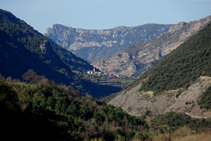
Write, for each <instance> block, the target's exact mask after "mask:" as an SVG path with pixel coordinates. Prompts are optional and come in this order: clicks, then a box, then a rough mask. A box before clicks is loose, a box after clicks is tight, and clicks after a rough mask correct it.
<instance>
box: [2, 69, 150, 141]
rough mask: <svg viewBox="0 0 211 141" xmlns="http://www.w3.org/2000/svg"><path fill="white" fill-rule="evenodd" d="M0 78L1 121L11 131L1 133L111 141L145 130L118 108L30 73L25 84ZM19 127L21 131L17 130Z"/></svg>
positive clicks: (144, 125)
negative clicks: (21, 128) (5, 123)
mask: <svg viewBox="0 0 211 141" xmlns="http://www.w3.org/2000/svg"><path fill="white" fill-rule="evenodd" d="M0 79H1V81H0V89H1V92H0V104H1V111H3V113H4V114H3V116H1V118H3V119H4V122H7V123H8V124H7V125H6V126H8V127H9V128H10V129H12V130H11V131H9V130H5V131H4V132H5V133H7V132H10V133H11V134H17V135H18V136H16V137H17V138H21V135H20V133H21V132H24V134H26V136H27V137H30V138H32V139H53V140H56V139H58V140H67V139H69V140H84V139H87V140H90V139H92V138H99V137H101V138H103V139H105V140H114V139H115V138H117V137H118V138H120V137H121V138H125V139H127V140H131V139H132V138H133V139H135V138H136V135H137V134H141V132H142V133H143V134H145V133H146V131H147V130H148V124H147V123H146V122H145V121H143V120H142V119H138V118H136V117H134V116H130V115H129V114H127V113H126V112H124V111H123V110H122V109H121V108H115V107H113V106H111V105H107V104H106V103H105V102H104V101H100V100H99V101H98V100H96V99H94V98H92V97H90V96H86V97H83V96H81V95H80V94H79V93H78V91H75V90H74V89H73V88H72V87H71V86H68V87H67V86H66V85H56V84H55V83H54V82H52V81H49V80H48V79H46V78H45V77H44V76H38V75H37V74H36V72H34V71H33V70H29V71H27V72H26V73H25V74H24V75H23V79H24V80H25V82H20V80H13V79H11V77H8V78H7V79H6V80H4V77H3V76H1V75H0ZM6 112H10V114H8V113H7V114H6ZM1 121H2V120H1ZM20 121H21V122H20ZM6 126H5V127H3V128H6ZM19 126H21V127H23V130H17V129H18V127H19ZM27 137H26V138H27ZM23 139H25V137H24V138H23Z"/></svg>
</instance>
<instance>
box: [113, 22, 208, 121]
mask: <svg viewBox="0 0 211 141" xmlns="http://www.w3.org/2000/svg"><path fill="white" fill-rule="evenodd" d="M195 24H196V23H195ZM158 38H160V37H158ZM210 57H211V24H208V25H207V26H206V27H205V28H203V29H202V30H200V31H199V32H198V33H197V34H196V35H193V36H192V37H190V38H189V39H188V40H186V41H185V42H184V43H182V44H181V45H180V46H179V47H177V48H176V49H175V50H173V51H172V52H171V53H169V54H168V55H166V56H164V57H163V58H162V59H161V60H160V61H158V62H157V63H156V64H154V65H153V67H152V68H150V69H149V70H148V71H146V72H145V73H144V74H143V75H142V76H141V77H140V78H139V79H137V80H136V81H135V82H134V83H132V84H130V85H128V86H127V87H125V88H124V90H123V91H121V92H120V93H118V94H117V95H116V97H115V98H113V99H112V100H111V101H110V102H109V104H111V105H114V106H117V107H119V106H120V107H122V108H123V109H124V110H125V111H127V112H128V113H130V114H131V115H136V116H140V115H143V114H145V113H146V112H151V113H152V114H165V113H167V112H183V113H185V114H186V115H189V116H191V117H194V118H208V117H211V114H210V111H209V110H210V109H211V107H210V102H211V101H210V100H211V99H210V88H211V71H210V70H211V62H210V61H211V58H210ZM113 97H114V96H113Z"/></svg>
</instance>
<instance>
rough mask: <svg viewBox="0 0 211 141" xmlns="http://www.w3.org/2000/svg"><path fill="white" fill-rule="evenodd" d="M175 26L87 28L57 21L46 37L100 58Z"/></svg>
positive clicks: (75, 51) (77, 53)
mask: <svg viewBox="0 0 211 141" xmlns="http://www.w3.org/2000/svg"><path fill="white" fill-rule="evenodd" d="M171 26H173V25H161V24H145V25H141V26H136V27H126V26H119V27H116V28H112V29H104V30H86V29H80V28H72V27H67V26H63V25H60V24H54V25H53V27H52V28H47V29H46V31H45V34H44V35H45V36H46V37H48V38H50V39H52V40H53V41H54V42H55V43H57V44H58V45H60V46H62V47H64V48H66V49H68V50H70V51H72V52H73V53H75V54H76V55H78V56H80V57H82V58H84V59H85V60H89V61H90V60H100V59H103V58H106V57H108V56H110V55H113V54H115V53H117V52H119V51H121V50H122V49H124V48H126V47H127V46H129V45H131V44H134V43H137V42H144V41H147V40H149V39H151V38H155V37H157V36H159V35H161V34H163V33H165V32H167V31H168V29H169V28H170V27H171Z"/></svg>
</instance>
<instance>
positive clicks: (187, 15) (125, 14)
mask: <svg viewBox="0 0 211 141" xmlns="http://www.w3.org/2000/svg"><path fill="white" fill-rule="evenodd" d="M0 8H1V9H4V10H7V11H10V12H12V13H13V14H14V15H15V16H16V17H18V18H20V19H22V20H24V21H25V22H26V23H28V24H29V25H31V26H32V27H33V28H34V29H36V30H38V31H39V32H40V33H44V32H45V29H46V28H48V27H52V25H53V24H62V25H66V26H69V27H73V28H83V29H110V28H114V27H117V26H138V25H143V24H147V23H159V24H177V23H179V22H181V21H185V22H189V21H194V20H199V19H202V18H205V17H207V16H210V15H211V0H0Z"/></svg>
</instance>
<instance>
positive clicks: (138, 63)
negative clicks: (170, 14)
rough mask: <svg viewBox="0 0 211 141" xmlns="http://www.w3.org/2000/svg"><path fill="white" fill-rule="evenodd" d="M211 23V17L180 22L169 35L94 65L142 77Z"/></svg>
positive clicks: (114, 71) (103, 70)
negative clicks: (159, 61) (156, 63)
mask: <svg viewBox="0 0 211 141" xmlns="http://www.w3.org/2000/svg"><path fill="white" fill-rule="evenodd" d="M210 22H211V16H209V17H206V18H204V19H201V20H199V21H192V22H188V23H185V22H180V23H178V24H177V25H175V26H172V27H170V29H169V30H168V32H167V33H165V34H163V35H160V36H158V37H156V38H154V39H151V40H148V41H146V42H144V43H136V44H133V45H131V46H129V47H127V48H126V49H124V50H123V51H121V52H119V53H117V54H115V55H112V56H110V57H108V58H106V59H103V60H100V61H96V62H94V63H92V65H93V66H94V67H96V68H98V69H99V70H100V71H102V72H106V73H111V74H118V75H126V74H133V75H135V76H140V75H141V74H142V73H143V72H145V71H146V70H148V69H149V68H150V67H151V66H152V65H153V64H154V63H155V62H157V61H158V60H160V59H161V58H162V57H163V56H165V55H167V54H168V53H170V52H171V51H172V50H174V49H176V48H177V47H178V46H179V45H180V44H182V43H183V42H184V41H186V40H187V39H188V38H189V37H191V36H192V35H194V34H196V33H197V32H198V31H199V30H200V29H202V28H203V27H205V26H206V25H207V24H208V23H210Z"/></svg>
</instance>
